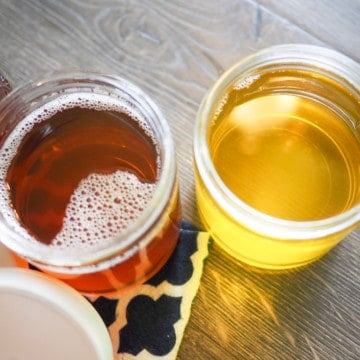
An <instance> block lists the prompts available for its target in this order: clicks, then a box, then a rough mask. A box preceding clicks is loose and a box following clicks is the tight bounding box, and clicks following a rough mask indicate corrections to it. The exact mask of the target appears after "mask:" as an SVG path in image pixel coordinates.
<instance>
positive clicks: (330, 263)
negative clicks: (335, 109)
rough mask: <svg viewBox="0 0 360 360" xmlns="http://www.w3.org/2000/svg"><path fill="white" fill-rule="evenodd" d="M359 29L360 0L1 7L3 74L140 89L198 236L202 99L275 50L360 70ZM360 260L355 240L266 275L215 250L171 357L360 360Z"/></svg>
mask: <svg viewBox="0 0 360 360" xmlns="http://www.w3.org/2000/svg"><path fill="white" fill-rule="evenodd" d="M359 20H360V1H359V0H323V1H320V0H317V1H312V0H289V1H286V0H259V1H251V0H221V1H218V0H192V1H185V0H173V1H172V0H169V1H166V0H153V1H151V0H143V1H141V0H138V1H137V0H133V1H131V0H128V1H126V0H47V1H46V0H37V1H36V0H13V1H11V0H0V68H4V69H5V70H6V71H7V73H8V75H9V77H10V78H11V79H12V81H13V84H14V85H15V86H17V85H21V84H22V83H23V82H25V81H27V80H29V79H34V78H37V77H39V76H43V75H44V74H46V73H48V72H50V71H53V70H60V69H69V68H80V69H91V70H100V71H105V72H111V73H116V74H119V75H121V76H123V77H126V78H127V79H129V80H130V81H132V82H134V83H135V84H137V85H138V86H140V87H142V88H143V89H144V90H145V91H146V92H147V93H148V94H149V95H150V96H151V97H152V98H153V99H154V100H155V101H156V102H157V103H158V105H159V106H160V108H161V109H162V111H163V112H164V114H165V116H166V118H167V119H168V121H169V123H170V126H171V129H172V132H173V135H174V138H175V141H176V145H177V154H178V159H177V160H178V163H179V173H180V181H181V189H182V203H183V209H184V218H185V219H186V220H188V221H191V222H192V223H194V224H196V225H199V226H200V225H201V224H200V223H199V220H198V216H197V213H196V206H195V199H194V180H193V164H192V134H193V125H194V121H195V116H196V111H197V109H198V107H199V103H200V101H201V99H202V98H203V96H204V94H205V92H206V91H207V89H208V88H209V87H210V86H211V85H212V84H213V82H214V81H215V80H216V79H217V78H218V77H219V75H220V74H221V73H222V72H223V71H224V70H225V69H226V68H228V67H229V66H230V65H232V64H233V63H235V62H236V61H237V60H239V59H241V58H242V57H244V56H245V55H247V54H250V53H253V52H254V51H256V50H257V49H261V48H263V47H266V46H270V45H274V44H281V43H290V42H297V43H309V44H319V45H324V46H328V47H333V48H335V49H337V50H339V51H342V52H344V53H345V54H347V55H348V56H350V57H352V58H354V59H355V60H357V61H359V60H360V21H359ZM359 255H360V231H355V232H354V233H352V234H351V235H350V236H349V237H348V238H347V239H346V240H345V241H344V242H343V243H341V244H340V245H339V246H337V247H336V248H335V249H334V250H333V251H331V252H330V253H329V254H328V255H326V256H325V257H324V258H323V259H322V260H320V261H318V262H316V263H314V264H312V265H310V266H308V267H306V268H304V269H299V270H295V271H289V272H281V273H273V274H270V273H263V272H255V271H253V270H250V269H247V268H246V267H244V266H242V265H240V264H238V263H236V262H235V261H233V260H232V259H231V258H229V257H228V256H227V255H225V254H224V253H223V252H222V251H221V250H220V249H218V248H217V246H213V247H212V249H211V253H210V255H209V258H208V261H207V263H206V266H205V270H204V275H203V278H202V282H201V285H200V288H199V292H198V296H197V297H196V299H195V301H194V304H193V309H192V315H191V318H190V322H189V324H188V327H187V329H186V332H185V335H184V339H183V342H182V345H181V348H180V351H179V355H178V358H179V359H184V360H188V359H221V360H226V359H261V360H267V359H277V360H288V359H289V360H291V359H299V360H302V359H304V360H305V359H315V360H323V359H326V360H327V359H338V360H350V359H351V360H356V359H360V335H359V334H360V285H359V281H360V280H359V279H360V259H359ZM0 351H1V350H0ZM0 358H1V355H0Z"/></svg>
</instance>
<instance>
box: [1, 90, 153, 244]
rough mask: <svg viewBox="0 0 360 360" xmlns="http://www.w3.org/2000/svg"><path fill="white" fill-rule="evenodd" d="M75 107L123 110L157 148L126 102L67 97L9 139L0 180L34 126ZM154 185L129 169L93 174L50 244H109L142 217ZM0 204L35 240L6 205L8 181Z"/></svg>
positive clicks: (19, 127)
mask: <svg viewBox="0 0 360 360" xmlns="http://www.w3.org/2000/svg"><path fill="white" fill-rule="evenodd" d="M74 107H80V108H87V109H95V110H101V111H118V112H124V113H126V114H128V115H129V116H130V117H132V118H133V119H134V121H136V122H137V123H138V124H139V125H140V127H141V128H142V129H143V131H144V132H145V133H146V134H147V135H148V136H149V137H150V138H151V139H152V140H153V142H154V144H155V146H157V141H156V139H155V136H154V134H153V131H152V129H151V128H150V126H149V125H148V124H147V122H146V119H145V118H144V117H143V116H142V115H141V114H140V113H139V112H138V111H137V110H136V109H135V108H134V107H133V106H132V104H130V103H128V102H126V101H125V100H121V99H119V100H117V99H114V98H113V97H111V96H109V95H107V94H104V95H102V94H95V93H76V94H64V95H60V96H59V97H57V98H56V99H54V100H52V101H49V102H48V103H46V104H44V105H43V106H41V107H40V108H38V109H36V110H35V111H34V112H32V113H31V114H29V115H28V116H27V117H25V118H24V119H23V120H22V121H21V122H20V123H19V124H18V125H17V126H16V127H15V129H14V130H13V131H12V133H11V134H10V135H9V136H8V138H7V139H6V140H5V142H4V144H3V146H2V147H1V148H0V160H1V162H0V177H1V178H2V179H5V178H6V174H7V169H8V167H9V166H10V164H11V162H12V159H13V158H14V156H15V155H16V152H17V148H18V146H19V144H20V143H21V141H22V139H23V137H24V136H25V135H26V134H27V133H28V132H29V131H31V129H32V128H33V126H34V125H35V124H37V123H40V122H42V121H44V120H47V119H49V118H50V117H52V116H53V115H54V114H56V113H57V112H60V111H63V110H66V109H69V108H74ZM158 166H159V163H158ZM155 187H156V184H149V183H142V182H141V181H140V180H139V179H138V178H137V177H136V176H135V175H134V174H131V173H128V172H126V171H120V170H119V171H117V172H115V173H113V174H110V175H101V174H91V175H90V176H88V177H87V178H86V179H83V180H82V181H81V182H80V184H79V186H78V188H77V189H75V191H74V193H73V195H72V197H71V199H70V202H69V204H68V206H67V209H66V215H65V218H64V222H63V228H62V230H61V231H60V232H59V233H58V234H57V236H56V237H55V239H54V240H53V242H52V244H51V245H52V246H55V247H60V248H81V249H84V247H87V248H89V247H94V246H95V247H96V246H97V245H99V244H102V243H103V242H104V240H106V239H107V240H110V239H111V238H112V237H113V236H114V235H117V234H119V233H120V232H121V231H124V230H125V229H126V228H127V227H128V226H129V224H131V222H133V221H134V220H135V219H137V218H138V217H139V216H140V214H141V212H142V211H143V209H144V208H145V206H146V204H147V203H148V202H149V201H150V199H151V198H152V196H153V193H154V190H155ZM0 203H1V204H2V205H1V211H2V213H3V216H4V217H5V218H6V220H7V221H8V223H9V224H10V225H11V226H12V227H14V228H16V231H17V232H18V233H19V235H20V236H22V237H23V238H24V239H26V240H29V241H36V240H35V239H33V238H32V237H31V235H30V234H29V233H28V232H27V231H26V229H24V228H22V227H21V226H19V223H18V221H17V219H16V214H15V213H14V211H13V209H12V208H11V206H9V205H8V204H10V203H11V202H10V199H9V192H8V189H7V184H6V183H5V181H2V182H0Z"/></svg>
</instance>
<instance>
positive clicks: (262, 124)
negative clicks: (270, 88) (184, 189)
mask: <svg viewBox="0 0 360 360" xmlns="http://www.w3.org/2000/svg"><path fill="white" fill-rule="evenodd" d="M219 121H220V125H219V126H218V127H217V128H216V130H215V131H214V132H213V134H212V136H211V141H210V151H211V154H212V157H213V162H214V165H215V167H216V170H217V172H218V174H219V175H220V177H221V178H222V180H223V181H224V183H225V184H226V185H227V186H228V187H229V188H230V189H231V190H232V191H233V192H234V194H236V195H237V196H238V197H239V198H240V199H241V200H243V201H244V202H245V203H247V204H248V205H250V206H252V207H253V208H255V209H257V210H259V211H261V212H264V213H266V214H268V215H272V216H275V217H279V218H282V219H287V220H297V221H306V220H318V219H323V218H327V217H330V216H333V215H336V214H340V213H342V212H344V211H346V210H348V209H349V208H350V207H352V206H353V205H354V204H355V203H357V202H358V201H359V180H360V178H359V166H360V146H359V142H358V140H357V139H356V137H355V136H354V134H353V132H352V131H351V129H350V128H349V126H348V124H346V123H345V122H344V121H342V120H341V119H339V117H338V115H337V114H336V113H334V112H333V111H332V110H330V109H329V108H328V107H326V106H324V105H322V104H320V103H318V102H316V101H314V100H312V99H309V98H304V97H301V96H298V95H286V94H270V95H265V96H261V97H257V98H255V99H252V100H250V101H248V102H246V103H244V104H241V105H237V106H235V107H234V108H233V109H232V110H231V112H230V113H229V114H227V115H226V116H225V117H224V118H222V119H219Z"/></svg>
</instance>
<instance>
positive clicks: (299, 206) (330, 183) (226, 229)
mask: <svg viewBox="0 0 360 360" xmlns="http://www.w3.org/2000/svg"><path fill="white" fill-rule="evenodd" d="M359 125H360V66H359V64H358V63H356V62H355V61H353V60H351V59H350V58H348V57H346V56H344V55H342V54H340V53H338V52H336V51H334V50H330V49H327V48H322V47H318V46H312V45H301V44H290V45H278V46H274V47H270V48H267V49H264V50H262V51H260V52H258V53H256V54H254V55H251V56H249V57H247V58H245V59H243V60H242V61H240V62H239V63H237V64H236V65H234V66H233V67H232V68H231V69H229V70H228V71H227V72H225V74H224V75H222V76H221V78H220V79H219V80H218V81H217V82H216V83H215V84H214V86H213V87H212V88H211V89H210V91H209V92H208V93H207V94H206V96H205V98H204V100H203V102H202V104H201V106H200V109H199V111H198V116H197V122H196V126H195V136H194V161H195V168H196V194H197V203H198V209H199V214H200V217H201V219H202V221H203V223H204V225H205V227H206V229H207V230H208V231H209V232H210V233H211V235H212V236H213V238H214V239H215V240H216V242H217V243H218V244H219V245H220V246H221V247H222V248H224V249H225V250H226V251H227V252H228V253H230V254H231V255H233V256H234V257H235V258H236V259H238V260H240V261H242V262H244V263H247V264H250V265H252V266H256V267H260V268H268V269H285V268H291V267H296V266H300V265H304V264H307V263H309V262H311V261H314V260H315V259H318V258H319V257H321V256H322V255H324V254H325V253H326V252H327V251H328V250H330V249H331V248H332V247H334V246H335V245H336V244H338V243H339V242H340V241H341V240H342V239H343V238H344V237H345V236H346V235H347V234H348V233H349V232H351V231H352V230H354V229H355V228H356V227H357V225H358V223H359V218H360V206H359V200H360V186H359V184H360V174H359V170H358V169H359V168H360V143H359V142H360V134H359Z"/></svg>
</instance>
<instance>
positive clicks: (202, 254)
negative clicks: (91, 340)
mask: <svg viewBox="0 0 360 360" xmlns="http://www.w3.org/2000/svg"><path fill="white" fill-rule="evenodd" d="M208 242H209V236H208V234H207V233H203V232H199V231H198V230H197V229H196V228H194V227H193V226H192V225H191V224H189V223H186V222H183V224H182V230H181V233H180V239H179V242H178V245H177V247H176V249H175V251H174V253H173V255H172V257H171V258H170V259H169V261H168V262H167V264H166V265H165V266H164V267H163V268H162V269H161V270H160V271H159V272H158V273H157V274H156V275H155V276H154V277H152V278H151V279H150V280H148V281H147V282H146V283H144V284H143V285H140V286H139V287H137V288H135V289H131V290H129V291H128V292H126V293H124V294H122V295H121V296H120V297H119V298H117V299H112V298H111V299H110V298H106V297H102V296H101V297H98V298H97V299H95V300H94V299H92V304H93V306H94V307H95V308H96V310H97V311H98V312H99V314H100V315H101V317H102V318H103V320H104V322H105V324H106V326H107V327H108V329H109V333H110V335H111V338H112V342H113V346H114V357H115V359H121V360H130V359H137V360H138V359H147V360H149V359H158V358H160V357H161V359H162V360H170V359H175V358H176V354H177V352H178V349H179V346H180V343H181V339H182V336H183V332H184V330H185V327H186V324H187V322H188V319H189V316H190V310H191V304H192V301H193V298H194V297H195V295H196V292H197V289H198V286H199V282H200V278H201V275H202V269H203V263H204V260H205V258H206V256H207V254H208Z"/></svg>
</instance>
